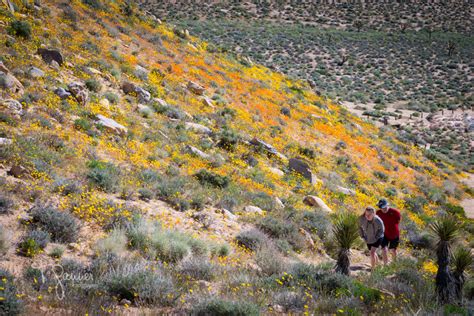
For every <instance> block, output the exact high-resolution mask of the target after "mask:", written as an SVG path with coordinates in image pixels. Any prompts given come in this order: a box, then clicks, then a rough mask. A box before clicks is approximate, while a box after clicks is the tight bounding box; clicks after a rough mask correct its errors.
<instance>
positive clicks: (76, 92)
mask: <svg viewBox="0 0 474 316" xmlns="http://www.w3.org/2000/svg"><path fill="white" fill-rule="evenodd" d="M67 87H68V90H69V92H70V93H71V94H72V95H73V96H74V98H75V99H76V100H77V102H79V103H80V104H82V105H86V104H87V101H88V100H89V92H88V91H87V88H86V85H85V84H83V83H82V82H77V81H75V82H71V83H70V84H69V85H68V86H67Z"/></svg>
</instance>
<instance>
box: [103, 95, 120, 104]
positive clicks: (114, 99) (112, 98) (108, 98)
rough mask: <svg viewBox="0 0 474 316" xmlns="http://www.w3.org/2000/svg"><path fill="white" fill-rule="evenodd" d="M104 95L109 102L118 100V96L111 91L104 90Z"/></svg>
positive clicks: (113, 102)
mask: <svg viewBox="0 0 474 316" xmlns="http://www.w3.org/2000/svg"><path fill="white" fill-rule="evenodd" d="M104 97H105V98H106V99H107V100H108V101H109V102H110V103H111V104H117V103H118V101H119V100H120V98H119V96H118V95H116V94H115V93H113V92H106V93H105V94H104Z"/></svg>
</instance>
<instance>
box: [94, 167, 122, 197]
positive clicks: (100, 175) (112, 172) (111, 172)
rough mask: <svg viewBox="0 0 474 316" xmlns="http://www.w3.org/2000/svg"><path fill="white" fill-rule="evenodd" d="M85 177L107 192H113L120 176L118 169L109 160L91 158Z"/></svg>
mask: <svg viewBox="0 0 474 316" xmlns="http://www.w3.org/2000/svg"><path fill="white" fill-rule="evenodd" d="M87 166H88V167H89V172H88V173H87V178H88V179H89V180H90V181H91V182H92V183H94V184H95V185H97V186H98V187H99V188H100V189H102V190H103V191H104V192H107V193H114V192H115V191H116V189H117V183H118V182H119V178H120V170H119V169H118V168H117V167H116V166H115V165H114V164H112V163H110V162H104V161H97V160H91V161H89V162H88V164H87Z"/></svg>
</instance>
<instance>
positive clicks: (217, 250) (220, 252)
mask: <svg viewBox="0 0 474 316" xmlns="http://www.w3.org/2000/svg"><path fill="white" fill-rule="evenodd" d="M211 253H212V255H213V256H218V257H227V256H228V255H229V253H230V247H229V245H228V244H223V245H218V246H215V247H213V248H212V249H211Z"/></svg>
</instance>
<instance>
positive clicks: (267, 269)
mask: <svg viewBox="0 0 474 316" xmlns="http://www.w3.org/2000/svg"><path fill="white" fill-rule="evenodd" d="M255 262H256V263H257V265H258V266H259V267H260V269H261V270H260V271H261V273H262V274H263V275H265V276H272V275H278V274H280V273H282V272H283V271H285V270H286V269H285V268H286V265H285V262H284V261H283V258H282V256H281V255H280V254H279V253H278V251H277V250H276V249H275V248H274V247H272V246H265V245H263V246H259V247H258V248H257V249H256V250H255Z"/></svg>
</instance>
